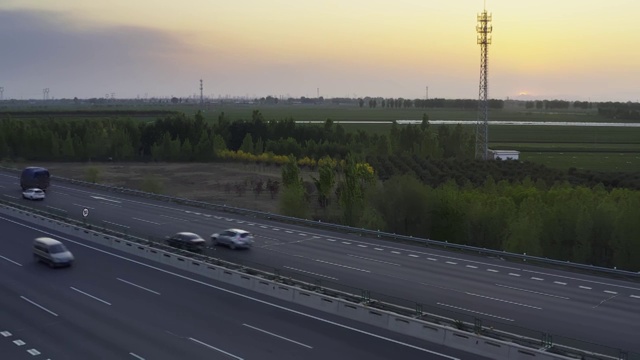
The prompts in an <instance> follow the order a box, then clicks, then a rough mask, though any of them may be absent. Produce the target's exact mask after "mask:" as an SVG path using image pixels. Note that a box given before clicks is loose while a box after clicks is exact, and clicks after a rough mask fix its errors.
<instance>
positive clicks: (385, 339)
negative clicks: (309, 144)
mask: <svg viewBox="0 0 640 360" xmlns="http://www.w3.org/2000/svg"><path fill="white" fill-rule="evenodd" d="M0 219H2V220H5V221H8V222H10V223H12V224H16V225H18V226H22V227H24V228H27V229H31V230H34V231H39V232H41V233H43V234H45V235H49V236H55V237H57V238H59V239H62V240H64V241H68V242H70V243H73V244H76V245H78V246H82V247H85V248H87V249H91V250H94V251H97V252H99V253H102V254H105V255H109V256H113V257H114V258H117V259H120V260H124V261H128V262H130V263H132V264H137V265H140V266H143V267H146V268H147V269H152V270H155V271H157V272H160V273H163V274H166V275H171V276H173V277H176V278H179V279H182V280H186V281H191V282H193V283H196V284H200V285H202V286H206V287H208V288H211V289H215V290H218V291H221V292H224V293H227V294H231V295H235V296H237V297H240V298H243V299H247V300H251V301H255V302H257V303H259V304H262V305H265V306H270V307H272V308H275V309H278V310H282V311H286V312H288V313H291V314H296V315H298V316H302V317H305V318H307V319H313V320H316V321H319V322H322V323H325V324H329V325H333V326H336V327H339V328H341V329H345V330H349V331H353V332H356V333H358V334H362V335H366V336H370V337H372V338H376V339H379V340H383V341H387V342H390V343H393V344H396V345H400V346H404V347H407V348H410V349H414V350H417V351H422V352H424V353H427V354H431V355H436V356H439V357H441V358H444V359H449V360H461V359H460V358H456V357H453V356H450V355H447V354H443V353H439V352H436V351H433V350H429V349H425V348H422V347H419V346H416V345H412V344H409V343H406V342H402V341H400V340H395V339H392V338H388V337H386V336H382V335H378V334H375V333H372V332H369V331H366V330H362V329H358V328H355V327H352V326H349V325H345V324H341V323H339V322H335V321H331V320H328V319H325V318H322V317H320V316H315V315H311V314H309V313H306V312H303V311H298V310H294V309H291V308H288V307H286V306H283V305H278V304H275V303H272V302H269V301H267V300H262V299H258V298H256V297H252V296H250V295H245V294H242V293H239V292H236V291H233V290H229V289H225V288H223V287H220V286H216V285H212V284H209V283H207V282H204V281H201V280H197V279H194V278H191V277H188V276H185V275H181V274H178V273H175V272H172V271H169V270H165V269H161V268H159V267H156V266H153V265H150V264H146V263H143V262H140V261H138V260H134V259H131V258H128V257H126V256H122V255H118V254H116V253H112V252H109V251H106V250H102V249H100V248H97V247H95V246H91V245H87V244H85V243H84V242H80V241H76V240H72V239H69V238H65V237H63V236H59V235H56V234H54V233H52V232H49V231H46V230H42V229H38V228H36V227H34V226H30V225H26V224H23V223H21V222H18V221H14V220H11V219H8V218H5V217H2V216H0ZM512 321H513V320H512Z"/></svg>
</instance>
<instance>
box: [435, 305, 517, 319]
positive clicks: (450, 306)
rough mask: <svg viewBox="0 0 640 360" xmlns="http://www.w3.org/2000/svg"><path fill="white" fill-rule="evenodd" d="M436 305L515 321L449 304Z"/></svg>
mask: <svg viewBox="0 0 640 360" xmlns="http://www.w3.org/2000/svg"><path fill="white" fill-rule="evenodd" d="M437 304H438V305H440V306H445V307H449V308H452V309H457V310H462V311H467V312H470V313H474V314H479V315H484V316H489V317H492V318H496V319H500V320H506V321H515V320H513V319H509V318H505V317H502V316H498V315H491V314H487V313H483V312H480V311H475V310H469V309H465V308H461V307H457V306H453V305H449V304H443V303H437Z"/></svg>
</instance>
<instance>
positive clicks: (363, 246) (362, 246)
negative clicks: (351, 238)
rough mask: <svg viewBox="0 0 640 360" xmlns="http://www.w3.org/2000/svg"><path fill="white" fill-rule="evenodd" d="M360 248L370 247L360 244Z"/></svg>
mask: <svg viewBox="0 0 640 360" xmlns="http://www.w3.org/2000/svg"><path fill="white" fill-rule="evenodd" d="M358 247H361V248H366V247H368V246H367V245H362V244H359V245H358Z"/></svg>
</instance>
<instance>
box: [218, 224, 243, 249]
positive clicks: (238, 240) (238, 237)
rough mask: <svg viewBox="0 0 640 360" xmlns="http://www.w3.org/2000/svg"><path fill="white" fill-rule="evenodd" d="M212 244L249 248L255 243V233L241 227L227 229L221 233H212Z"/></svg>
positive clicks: (232, 247) (233, 247)
mask: <svg viewBox="0 0 640 360" xmlns="http://www.w3.org/2000/svg"><path fill="white" fill-rule="evenodd" d="M211 244H212V245H213V246H216V245H218V244H221V245H226V246H228V247H229V248H231V249H236V248H244V249H248V248H250V247H251V246H252V245H253V235H251V233H250V232H248V231H245V230H240V229H227V230H225V231H223V232H221V233H215V234H212V235H211Z"/></svg>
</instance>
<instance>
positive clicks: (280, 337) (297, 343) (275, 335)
mask: <svg viewBox="0 0 640 360" xmlns="http://www.w3.org/2000/svg"><path fill="white" fill-rule="evenodd" d="M242 326H246V327H248V328H250V329H253V330H256V331H260V332H263V333H265V334H268V335H271V336H273V337H277V338H278V339H282V340H286V341H289V342H292V343H294V344H296V345H300V346H304V347H306V348H307V349H313V347H312V346H309V345H307V344H303V343H301V342H297V341H295V340H291V339H289V338H286V337H284V336H281V335H278V334H274V333H272V332H269V331H267V330H263V329H260V328H257V327H255V326H251V325H249V324H242Z"/></svg>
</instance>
